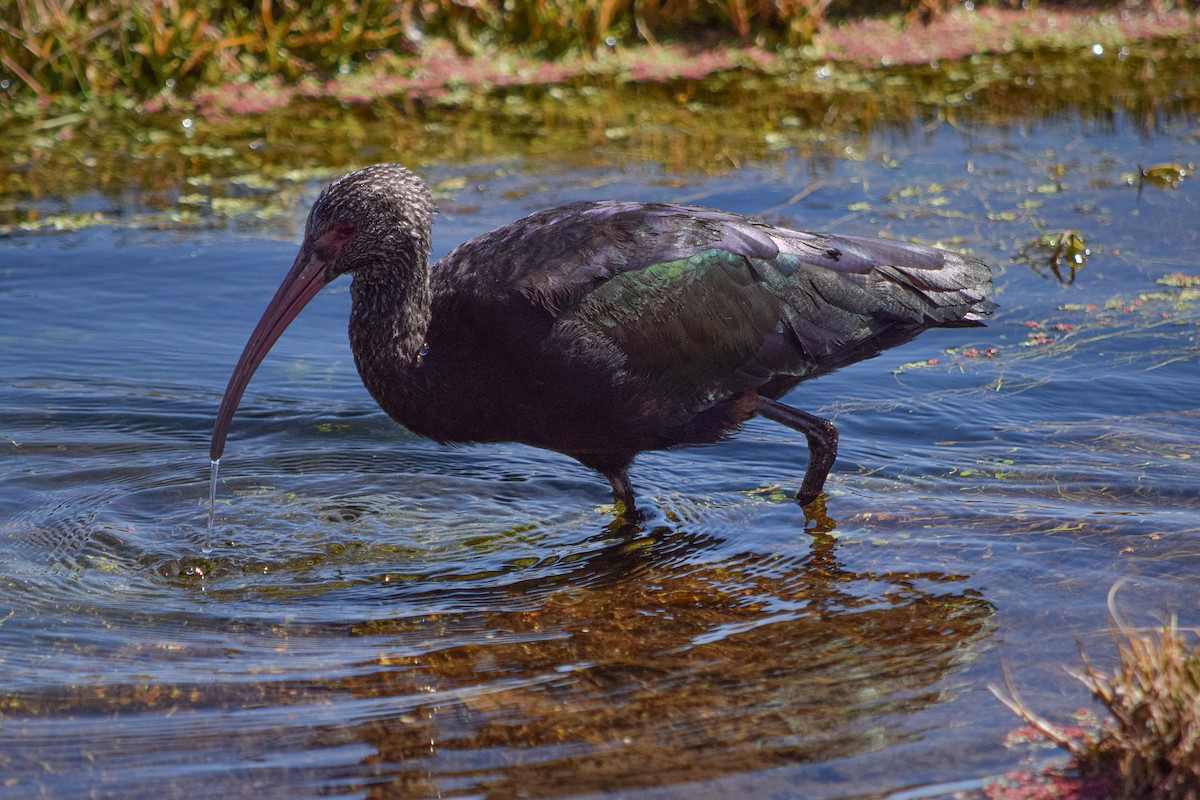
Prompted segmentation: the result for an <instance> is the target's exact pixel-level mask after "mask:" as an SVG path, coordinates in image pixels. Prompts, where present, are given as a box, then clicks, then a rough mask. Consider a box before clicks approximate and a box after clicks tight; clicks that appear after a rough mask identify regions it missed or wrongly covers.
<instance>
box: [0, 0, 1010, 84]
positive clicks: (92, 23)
mask: <svg viewBox="0 0 1200 800" xmlns="http://www.w3.org/2000/svg"><path fill="white" fill-rule="evenodd" d="M1001 4H1003V3H1001ZM954 6H964V7H969V8H973V7H974V5H973V4H970V3H966V0H874V2H871V3H868V4H867V5H866V6H864V5H862V4H857V5H855V4H851V3H849V2H847V1H846V0H836V2H835V0H470V2H464V0H315V2H300V0H232V1H231V0H189V1H188V2H184V0H10V2H7V3H4V4H3V5H0V92H2V93H5V94H9V95H14V94H22V93H33V94H34V95H36V96H37V97H38V98H43V99H44V98H50V97H55V96H61V95H64V94H65V95H77V96H81V97H83V98H85V99H90V100H97V99H100V98H105V97H110V96H112V95H114V94H116V95H120V96H122V97H131V98H135V99H138V98H143V99H144V98H146V97H150V96H153V95H154V94H155V93H158V92H161V91H163V90H164V89H165V90H171V91H175V92H181V93H188V92H190V91H192V90H194V89H196V88H197V87H200V86H214V85H219V84H222V83H226V82H229V81H234V80H237V81H253V80H258V79H261V78H265V77H281V78H283V79H285V80H295V79H298V78H300V77H302V76H308V75H317V76H331V75H335V74H346V73H347V72H352V71H354V70H356V69H357V68H358V67H360V66H362V65H364V64H367V63H368V62H370V61H372V60H375V59H377V58H379V57H381V56H384V57H388V56H392V55H395V54H404V53H411V52H414V51H417V50H420V49H421V47H422V45H423V43H424V42H425V40H426V38H427V37H428V38H430V39H438V40H441V41H450V42H453V43H454V44H455V45H456V47H457V48H458V49H459V50H460V52H462V53H466V54H473V55H479V54H483V53H487V52H490V51H491V49H492V48H494V47H504V48H510V49H517V50H519V51H521V52H522V53H523V54H524V55H526V56H531V57H536V58H541V59H547V58H549V59H553V58H558V57H561V56H564V55H568V54H573V55H575V56H579V55H583V56H585V57H586V56H588V55H595V54H600V53H603V52H605V51H607V50H611V49H612V48H613V47H615V46H617V45H618V44H622V45H623V44H631V43H636V42H642V43H649V44H651V45H654V44H656V43H658V42H659V41H668V40H674V41H682V42H688V43H695V42H697V41H699V40H702V39H708V40H711V39H713V38H716V39H723V40H725V41H737V42H741V43H743V44H744V43H751V42H756V43H759V44H767V43H772V42H774V43H780V44H785V45H789V46H797V45H801V44H805V43H807V42H810V41H811V40H812V38H813V36H814V35H815V34H816V33H817V32H818V31H819V30H821V29H822V28H823V27H825V25H826V23H827V21H828V20H829V19H831V18H842V19H845V18H848V17H851V16H854V17H862V16H864V15H868V14H870V15H874V14H888V13H890V14H900V13H903V12H908V15H907V17H906V19H908V20H909V21H910V22H913V23H914V26H915V27H918V26H917V25H916V21H917V20H920V21H921V22H929V21H930V20H931V19H932V18H937V17H941V16H943V15H944V14H945V12H946V11H947V10H948V9H950V8H951V7H954ZM864 9H865V10H864Z"/></svg>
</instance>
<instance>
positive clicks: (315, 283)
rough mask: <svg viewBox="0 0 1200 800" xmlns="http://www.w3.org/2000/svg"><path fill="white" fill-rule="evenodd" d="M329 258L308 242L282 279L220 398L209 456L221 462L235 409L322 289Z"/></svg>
mask: <svg viewBox="0 0 1200 800" xmlns="http://www.w3.org/2000/svg"><path fill="white" fill-rule="evenodd" d="M326 266H327V262H326V260H324V259H322V258H319V257H318V256H317V255H316V253H315V252H314V251H313V248H310V247H309V246H308V245H307V243H306V244H305V246H304V247H303V248H302V249H301V250H300V254H299V255H297V256H296V262H295V263H294V264H292V268H291V270H290V271H289V272H288V274H287V277H285V278H284V279H283V283H282V284H280V286H279V289H278V291H276V292H275V296H274V297H273V298H271V302H270V304H269V305H268V306H267V310H266V311H264V312H263V315H262V319H260V320H259V321H258V325H257V326H256V327H255V328H254V333H252V334H250V341H248V342H246V349H245V350H243V351H242V357H241V358H239V359H238V362H237V366H236V367H234V369H233V375H231V376H230V378H229V385H228V386H226V387H225V396H224V397H223V398H222V399H221V409H220V410H219V411H218V412H217V421H216V423H215V424H214V425H213V432H212V445H211V447H210V448H209V451H208V453H209V458H211V459H212V460H213V461H219V460H220V459H221V454H222V453H223V452H225V437H226V436H228V435H229V426H230V423H232V421H233V412H235V411H237V407H238V403H240V402H241V400H242V394H243V393H244V392H245V391H246V386H248V385H249V383H250V378H251V377H252V376H253V375H254V371H255V370H256V369H258V365H259V364H261V363H262V360H263V358H265V357H266V355H267V353H268V352H269V351H270V349H271V346H272V345H273V344H275V341H276V340H277V339H278V338H279V337H280V336H281V335H282V334H283V332H284V331H285V330H287V326H288V325H290V324H291V322H292V320H294V319H295V318H296V316H297V315H298V314H299V313H300V312H301V311H302V310H303V309H304V307H305V306H306V305H308V302H309V301H310V300H312V299H313V297H315V296H316V294H317V292H319V291H321V289H322V288H324V286H325V285H326V284H328V283H329V279H328V278H327V277H326V269H325V268H326Z"/></svg>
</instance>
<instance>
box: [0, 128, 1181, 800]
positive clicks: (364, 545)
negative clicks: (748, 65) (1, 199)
mask: <svg viewBox="0 0 1200 800" xmlns="http://www.w3.org/2000/svg"><path fill="white" fill-rule="evenodd" d="M1194 124H1195V121H1194V119H1189V118H1187V117H1186V116H1184V117H1165V118H1164V119H1162V120H1160V121H1159V122H1158V123H1157V124H1156V125H1153V126H1150V127H1149V129H1147V128H1146V127H1143V126H1142V124H1141V122H1140V121H1139V120H1134V119H1130V118H1126V117H1124V116H1122V115H1121V114H1120V113H1118V114H1116V115H1115V116H1114V117H1113V118H1111V119H1110V120H1109V122H1108V123H1107V124H1104V125H1100V124H1096V123H1091V122H1082V121H1080V120H1079V119H1078V118H1076V117H1074V116H1072V115H1070V114H1065V115H1063V116H1061V117H1057V118H1054V117H1052V118H1047V119H1044V120H1040V121H1037V122H1027V123H1022V124H1020V125H1013V126H1003V125H971V124H970V123H969V120H968V121H966V123H965V124H964V123H963V122H962V121H960V124H958V125H957V126H951V125H940V126H930V127H929V128H927V129H925V130H922V131H920V132H917V133H914V132H913V131H901V132H891V133H889V132H887V131H877V132H876V133H874V134H872V135H871V136H869V137H867V138H865V139H862V138H859V139H855V140H847V141H845V142H844V143H842V144H838V145H837V147H838V148H842V149H841V150H840V152H841V154H842V157H840V158H836V159H832V160H822V161H820V162H819V163H814V162H813V161H811V160H809V159H807V158H803V157H800V156H797V155H788V154H786V153H784V154H782V155H779V156H777V157H774V158H772V159H769V160H767V161H761V162H754V163H747V164H743V165H742V168H741V169H739V170H732V171H727V172H725V173H723V174H717V175H701V174H699V173H694V172H689V171H686V170H685V171H676V172H672V173H665V172H663V171H662V170H661V169H660V168H658V167H655V166H653V165H651V164H649V163H645V162H637V161H629V162H627V163H625V165H624V166H623V167H622V168H621V169H620V170H614V169H613V168H611V167H608V166H602V167H594V168H592V167H587V166H580V164H579V163H578V162H577V161H572V160H564V161H563V162H554V161H544V162H539V163H537V164H534V163H531V162H519V163H516V164H514V163H512V162H506V163H504V164H503V165H497V164H494V163H491V162H475V163H470V164H467V165H466V166H455V165H451V164H440V165H434V166H432V167H430V168H429V171H430V172H431V173H432V175H433V176H434V178H435V179H437V180H439V181H450V182H451V184H452V185H455V184H454V183H453V181H454V179H456V178H465V179H468V180H466V181H465V182H460V183H459V184H457V185H459V186H462V185H464V183H465V185H466V188H462V189H460V190H459V192H458V194H456V195H454V196H452V197H450V198H444V199H443V201H442V203H443V208H444V210H445V213H444V214H443V215H442V217H441V218H440V219H439V220H438V223H437V229H436V233H435V250H436V251H437V254H439V255H440V254H442V253H444V252H446V251H447V250H448V249H449V248H450V247H452V246H453V245H454V244H456V243H457V242H459V241H462V240H463V239H465V238H467V237H469V236H471V235H475V234H477V233H479V232H482V231H484V230H487V229H489V228H491V227H493V226H495V225H497V224H500V223H502V222H506V221H508V220H511V219H513V218H516V217H518V216H520V215H522V214H524V213H526V212H528V211H531V210H534V209H536V208H540V207H545V206H549V205H553V204H557V203H563V202H568V201H571V200H576V199H584V198H600V197H627V198H640V199H646V200H686V201H688V202H694V203H702V204H707V205H712V206H718V207H721V208H726V209H729V210H733V211H737V212H741V213H747V214H764V215H765V216H767V217H768V218H770V219H772V220H773V221H780V222H785V223H788V224H792V225H794V226H797V227H804V228H811V229H827V228H837V229H838V230H841V231H845V232H857V233H867V234H881V233H882V234H884V235H891V236H900V237H912V238H918V239H921V240H923V241H927V242H941V243H945V244H948V245H951V246H958V247H964V248H968V249H970V250H971V252H972V253H973V254H975V255H976V256H978V257H980V258H982V259H984V260H985V261H987V262H989V263H991V264H993V265H995V267H996V272H997V286H998V293H997V297H996V299H997V301H998V302H999V303H1000V304H1001V306H1002V308H1001V311H1000V313H998V315H997V316H996V318H995V319H994V321H993V322H992V323H991V324H990V326H989V327H987V328H986V329H978V330H973V329H972V330H947V331H933V332H930V333H928V334H926V335H924V336H923V337H922V338H920V339H919V340H917V341H916V342H914V343H912V344H911V345H908V346H906V347H903V348H900V349H898V350H896V351H892V352H889V353H887V354H884V355H883V356H881V357H880V358H877V359H875V360H873V361H870V362H867V363H865V364H859V365H856V366H854V367H852V368H849V369H846V370H843V371H841V372H839V373H836V374H834V375H831V376H828V377H826V378H822V379H820V380H819V381H816V382H813V383H809V384H804V385H801V386H800V387H799V388H798V389H797V390H796V391H795V392H794V393H793V394H792V395H790V397H789V398H788V401H789V402H790V403H792V404H794V405H796V406H798V407H800V408H804V409H806V410H809V411H813V412H815V413H819V414H822V415H824V416H827V417H830V418H832V419H834V420H835V421H836V422H837V424H838V425H839V427H840V428H841V434H842V435H841V453H840V456H839V459H838V462H837V465H836V466H835V468H834V471H833V473H832V474H831V477H830V481H829V484H828V487H827V488H828V492H829V497H828V503H827V505H826V507H825V509H824V510H823V512H819V513H813V514H810V515H809V516H807V517H806V515H805V514H804V512H803V511H802V510H801V509H800V508H798V507H797V506H796V505H795V504H794V503H792V502H790V501H789V499H788V496H789V495H790V493H791V492H792V491H794V489H795V487H796V486H797V485H798V482H799V480H800V478H801V477H802V475H803V470H804V466H805V463H806V458H807V451H806V447H805V443H804V440H803V437H802V436H800V435H799V434H796V433H794V432H792V431H790V430H788V429H786V428H783V427H781V426H778V425H773V424H771V423H768V422H765V421H761V420H756V421H754V422H752V423H750V424H749V425H748V426H747V427H746V429H745V431H744V432H743V433H742V435H741V436H739V437H738V438H737V439H736V440H735V441H732V442H728V443H723V444H720V445H716V446H712V447H708V448H699V449H689V450H681V451H677V452H672V453H658V454H649V455H646V456H644V457H642V458H641V459H639V461H638V462H637V464H636V465H635V468H634V470H633V473H632V478H633V481H634V484H635V486H636V487H637V488H638V490H639V499H640V500H641V502H642V504H643V506H644V508H645V510H646V518H645V519H644V520H640V521H630V520H621V519H619V518H617V517H616V516H615V515H614V513H613V508H612V506H611V505H610V498H609V491H608V487H607V484H606V482H605V481H604V480H603V479H602V478H600V477H599V476H597V475H595V474H592V473H589V472H588V471H587V470H586V469H584V468H582V467H581V466H579V465H578V464H575V463H574V462H571V461H570V460H567V459H564V458H562V457H559V456H555V455H553V454H548V453H544V452H541V451H536V450H532V449H528V448H523V447H520V446H516V445H498V446H486V447H475V448H443V447H439V446H437V445H435V444H432V443H430V442H427V441H423V440H420V439H417V438H414V437H412V436H411V435H409V434H408V433H406V432H405V431H404V430H402V429H400V428H398V427H396V426H395V425H393V424H392V423H391V422H390V421H389V420H388V419H387V418H386V417H385V416H384V415H383V414H382V412H380V411H379V410H378V409H377V408H376V407H375V406H374V404H373V403H372V402H371V400H370V398H369V397H368V396H367V393H366V391H365V390H364V389H363V388H362V386H361V384H360V383H359V381H358V379H357V376H356V375H355V373H354V367H353V364H352V361H351V357H350V353H349V349H348V345H347V343H346V336H345V325H346V319H347V313H348V304H349V296H348V292H347V287H346V284H345V283H344V282H339V283H336V284H334V285H333V286H332V287H330V289H328V290H326V291H325V292H324V293H323V294H322V295H321V296H318V297H317V299H316V300H314V301H313V303H312V304H311V305H310V307H309V308H308V309H307V310H306V311H305V312H304V314H302V315H301V317H300V318H299V319H298V320H297V321H296V322H295V323H294V324H293V325H292V327H291V329H290V330H289V332H288V333H287V335H285V336H284V337H283V338H282V339H281V340H280V342H279V343H278V344H277V345H276V346H275V348H274V349H273V351H272V354H271V355H270V356H269V357H268V358H267V360H266V361H265V362H264V364H263V365H262V367H261V368H260V369H259V371H258V373H257V375H256V376H255V379H254V381H253V382H252V383H251V385H250V388H249V390H248V392H247V394H246V397H245V399H244V400H243V403H242V405H241V408H240V410H239V412H238V415H237V417H236V418H235V420H234V425H233V429H232V433H231V436H230V440H229V446H228V449H227V452H226V455H225V458H224V459H223V462H224V463H223V464H222V469H221V474H222V476H223V477H222V479H221V481H220V484H219V488H218V492H217V495H216V502H215V520H214V521H213V524H212V527H211V532H210V520H209V516H208V515H209V513H210V508H212V506H210V496H209V491H208V490H209V478H210V474H211V475H215V474H216V465H215V464H214V465H212V466H211V467H210V469H206V468H205V467H206V464H205V453H206V452H207V442H208V436H209V432H210V430H211V425H212V421H213V417H214V415H215V413H216V408H217V405H218V403H219V400H220V395H221V392H222V390H223V388H224V386H225V381H226V380H227V378H228V376H229V373H230V371H231V370H232V368H233V365H234V363H235V362H236V360H237V357H238V354H239V353H240V351H241V347H242V345H243V344H244V342H245V339H246V336H247V335H248V334H249V331H250V330H251V328H252V327H253V324H254V322H255V320H256V319H257V317H258V315H259V314H260V313H261V311H262V309H263V308H264V307H265V304H266V302H267V300H268V299H269V297H270V296H271V293H272V292H273V291H274V289H275V287H276V285H277V283H278V281H279V279H280V278H281V277H282V275H283V273H284V272H285V271H286V268H287V266H288V265H289V264H290V263H291V259H292V257H293V255H294V249H295V246H296V239H297V235H298V234H297V226H298V225H299V224H300V222H301V220H302V213H303V212H302V210H299V209H297V210H295V211H294V213H293V214H292V215H290V216H288V217H286V218H284V219H283V220H281V221H280V222H278V223H276V224H275V225H274V226H273V227H272V226H267V227H263V226H255V227H251V228H239V227H236V226H234V227H230V228H227V229H213V230H142V229H125V228H120V227H115V228H114V227H101V228H94V229H89V230H85V231H82V232H76V233H68V234H63V235H55V236H38V237H14V238H8V239H3V240H0V264H2V265H3V266H2V271H0V275H2V280H0V301H2V302H3V305H4V309H5V311H4V313H3V315H0V352H3V353H4V358H3V360H2V361H0V456H2V458H3V461H4V465H5V469H4V470H3V471H2V472H0V537H2V540H3V544H2V546H0V547H2V552H3V558H2V559H0V675H2V676H3V680H0V700H2V703H0V726H2V727H0V730H2V731H3V733H2V735H0V774H3V775H4V776H5V777H4V778H3V780H4V781H5V784H4V785H5V796H6V797H14V798H26V797H41V796H54V797H75V796H89V795H92V796H98V797H123V798H141V797H153V798H156V800H161V799H162V798H169V797H189V798H196V797H230V796H253V797H282V796H286V797H318V796H319V797H327V796H331V795H332V796H352V797H496V798H500V797H520V796H539V797H568V796H571V797H575V796H578V797H589V796H597V795H600V794H605V795H607V796H622V797H637V798H671V797H681V798H682V797H696V796H704V797H804V798H852V797H853V798H859V797H887V796H903V797H926V796H936V795H938V794H939V792H940V793H941V794H949V792H950V791H952V790H953V787H955V786H957V787H959V788H962V787H971V786H976V785H978V783H979V782H980V781H981V780H982V779H984V778H986V777H988V776H992V775H996V774H999V773H1001V772H1003V771H1005V770H1008V769H1012V768H1013V767H1015V766H1017V765H1018V764H1019V763H1021V761H1022V759H1023V758H1025V757H1026V756H1027V754H1026V753H1025V752H1023V751H1012V750H1007V749H1005V748H1003V747H1002V746H1001V740H1002V738H1003V737H1004V735H1005V734H1006V733H1007V732H1008V731H1010V730H1011V729H1013V728H1014V727H1017V724H1018V723H1017V721H1016V720H1015V719H1014V718H1013V717H1012V716H1011V715H1010V714H1009V712H1008V711H1007V710H1005V709H1004V708H1003V707H1001V706H1000V704H999V703H997V702H996V701H995V699H994V698H993V697H992V696H991V694H990V693H989V691H988V689H987V687H988V685H989V684H996V683H1000V682H1001V681H1002V670H1003V669H1007V671H1008V672H1009V673H1010V674H1011V676H1012V678H1013V681H1014V682H1015V684H1016V685H1017V686H1018V687H1019V688H1021V690H1022V694H1023V696H1024V699H1025V701H1026V702H1027V703H1029V704H1030V705H1031V706H1032V707H1034V708H1036V709H1037V710H1039V711H1040V712H1041V713H1043V714H1045V715H1047V716H1050V717H1052V718H1057V719H1060V720H1062V719H1066V718H1068V716H1069V714H1070V713H1071V712H1072V711H1074V710H1075V709H1076V708H1079V707H1081V706H1087V705H1088V701H1087V697H1086V693H1085V692H1084V691H1083V690H1082V689H1081V687H1079V686H1078V685H1077V684H1076V683H1074V682H1073V681H1072V680H1071V679H1070V678H1069V677H1068V676H1066V675H1065V673H1064V671H1063V669H1062V665H1064V664H1075V663H1077V655H1076V644H1077V642H1081V643H1082V644H1083V646H1084V647H1085V648H1087V649H1088V651H1089V652H1090V653H1092V654H1093V655H1094V657H1095V659H1096V660H1097V661H1098V662H1099V663H1102V664H1103V663H1107V660H1108V659H1110V657H1111V646H1110V644H1109V642H1108V640H1107V633H1106V625H1107V611H1106V608H1105V603H1106V595H1107V593H1108V591H1109V588H1110V587H1111V586H1112V585H1113V584H1114V582H1116V581H1118V580H1120V579H1126V580H1127V581H1128V582H1127V584H1126V585H1125V586H1124V587H1123V588H1122V589H1121V591H1120V592H1119V593H1118V597H1117V602H1118V604H1119V605H1120V607H1121V608H1122V610H1123V612H1124V613H1125V615H1126V617H1128V618H1130V619H1131V620H1133V621H1134V622H1135V623H1138V624H1144V623H1146V622H1148V621H1152V620H1153V619H1154V618H1155V615H1159V614H1166V613H1177V614H1178V615H1179V618H1180V624H1181V625H1183V626H1188V625H1196V624H1197V623H1198V622H1200V613H1198V611H1200V609H1198V608H1197V603H1196V594H1195V586H1196V582H1197V580H1198V579H1200V501H1198V496H1197V490H1196V487H1197V486H1198V485H1200V432H1198V431H1200V426H1198V425H1197V422H1198V420H1200V406H1198V405H1197V401H1196V399H1195V398H1196V392H1197V375H1198V374H1200V373H1198V372H1197V356H1198V354H1200V344H1198V340H1200V309H1198V307H1197V305H1196V300H1195V298H1194V297H1192V296H1190V295H1185V294H1183V291H1182V290H1179V289H1171V288H1169V287H1166V286H1162V285H1159V284H1156V282H1155V281H1156V280H1157V279H1160V278H1162V277H1163V276H1164V275H1168V274H1170V273H1176V272H1183V273H1185V274H1188V275H1196V274H1200V264H1198V263H1197V257H1196V253H1197V252H1198V249H1197V235H1198V234H1197V226H1196V220H1197V219H1200V214H1198V211H1200V208H1198V207H1200V190H1198V189H1197V186H1198V182H1197V181H1195V180H1184V181H1183V182H1182V183H1181V184H1180V185H1179V186H1177V187H1176V188H1174V189H1166V190H1163V189H1159V188H1156V187H1153V186H1148V187H1143V188H1142V190H1141V191H1140V192H1139V190H1138V187H1137V186H1136V185H1134V184H1131V183H1129V182H1128V180H1127V179H1126V173H1128V172H1131V171H1134V170H1136V165H1138V164H1142V165H1147V164H1154V163H1164V162H1178V163H1181V164H1186V163H1188V162H1197V161H1200V144H1198V143H1197V138H1196V135H1195V128H1194ZM814 185H815V186H816V188H815V189H811V190H808V189H807V188H806V187H812V186H814ZM319 188H320V187H319V186H318V185H316V184H313V185H310V186H308V187H306V189H305V191H306V192H307V197H308V198H310V199H311V197H313V196H315V194H316V191H317V190H318V189H319ZM798 195H800V196H799V197H798ZM797 197H798V199H797ZM1039 229H1041V230H1043V231H1046V232H1055V231H1063V230H1072V229H1078V230H1080V231H1081V232H1082V233H1084V234H1085V236H1086V237H1087V238H1088V240H1089V245H1090V246H1091V247H1092V249H1093V251H1094V252H1093V254H1092V256H1091V258H1090V259H1089V260H1087V262H1086V264H1085V265H1084V267H1083V268H1082V270H1080V271H1079V272H1078V273H1077V275H1076V280H1075V282H1074V284H1073V285H1070V286H1065V285H1062V284H1061V283H1060V282H1059V281H1058V280H1056V279H1055V278H1054V276H1053V274H1051V273H1052V271H1051V270H1050V269H1049V268H1048V267H1047V266H1046V265H1045V264H1037V265H1033V266H1031V265H1030V264H1029V263H1028V262H1027V261H1024V260H1022V259H1020V258H1019V257H1017V258H1014V256H1016V254H1017V253H1018V251H1019V250H1020V249H1021V248H1022V246H1024V245H1025V244H1027V243H1028V242H1029V241H1030V240H1031V239H1033V238H1034V237H1035V236H1036V235H1037V232H1038V230H1039ZM1034 266H1036V267H1037V268H1036V269H1035V268H1034ZM948 348H955V352H952V353H947V352H946V350H947V349H948ZM989 350H994V352H993V353H992V355H991V356H990V357H989V356H988V355H986V354H987V353H988V351H989ZM931 360H936V362H937V363H936V364H931V363H930V362H931ZM1044 757H1049V754H1047V753H1043V754H1041V755H1038V754H1035V755H1033V756H1032V758H1034V759H1035V760H1036V759H1038V758H1044ZM938 787H942V789H939V788H938Z"/></svg>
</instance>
